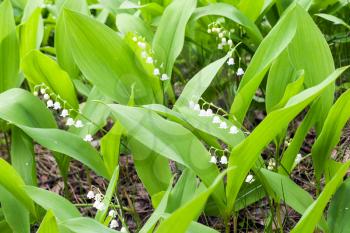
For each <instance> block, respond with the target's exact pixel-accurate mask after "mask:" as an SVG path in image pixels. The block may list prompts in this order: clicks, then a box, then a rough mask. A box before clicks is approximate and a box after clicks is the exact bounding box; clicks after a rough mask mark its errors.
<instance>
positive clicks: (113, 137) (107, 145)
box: [100, 121, 123, 174]
mask: <svg viewBox="0 0 350 233" xmlns="http://www.w3.org/2000/svg"><path fill="white" fill-rule="evenodd" d="M122 131H123V127H122V126H121V124H120V123H119V122H118V121H117V122H115V123H114V125H113V127H112V129H110V130H109V131H108V133H107V134H106V135H104V136H103V137H102V138H101V141H100V145H101V154H102V156H103V161H104V163H105V166H106V168H107V170H108V172H109V174H112V173H113V171H114V170H115V167H116V166H118V163H119V148H120V139H121V136H122Z"/></svg>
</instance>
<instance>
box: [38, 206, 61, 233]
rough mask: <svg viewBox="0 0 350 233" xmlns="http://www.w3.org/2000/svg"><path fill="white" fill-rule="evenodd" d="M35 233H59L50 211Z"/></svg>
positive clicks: (54, 218)
mask: <svg viewBox="0 0 350 233" xmlns="http://www.w3.org/2000/svg"><path fill="white" fill-rule="evenodd" d="M36 233H59V231H58V226H57V222H56V217H55V216H54V214H53V211H52V210H48V211H47V212H46V215H45V217H44V219H43V221H42V222H41V224H40V227H39V229H38V231H37V232H36Z"/></svg>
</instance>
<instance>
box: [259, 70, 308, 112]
mask: <svg viewBox="0 0 350 233" xmlns="http://www.w3.org/2000/svg"><path fill="white" fill-rule="evenodd" d="M296 78H297V79H296V80H295V81H292V82H290V83H289V84H288V85H287V86H286V89H285V92H284V94H283V96H281V98H279V99H280V100H279V102H278V103H276V105H274V106H273V107H272V109H271V110H275V109H279V108H282V107H283V106H284V105H285V104H286V103H287V102H288V100H289V99H290V98H291V97H293V96H294V95H296V94H298V93H299V92H300V91H302V90H303V84H304V72H297V73H296ZM278 83H279V84H280V88H281V83H280V82H278ZM281 89H282V88H281ZM266 103H267V99H266ZM266 111H267V112H270V111H269V110H268V108H267V109H266Z"/></svg>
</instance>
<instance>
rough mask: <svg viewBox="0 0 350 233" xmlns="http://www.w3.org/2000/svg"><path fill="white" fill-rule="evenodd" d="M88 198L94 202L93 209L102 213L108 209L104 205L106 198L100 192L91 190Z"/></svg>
mask: <svg viewBox="0 0 350 233" xmlns="http://www.w3.org/2000/svg"><path fill="white" fill-rule="evenodd" d="M86 197H87V198H88V199H90V200H94V204H93V207H94V208H96V209H97V210H100V211H102V210H105V209H106V205H105V204H104V203H103V198H104V196H103V195H102V194H101V193H100V192H97V193H95V192H94V191H92V190H90V191H89V192H88V193H87V195H86Z"/></svg>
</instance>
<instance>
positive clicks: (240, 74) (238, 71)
mask: <svg viewBox="0 0 350 233" xmlns="http://www.w3.org/2000/svg"><path fill="white" fill-rule="evenodd" d="M236 74H237V75H238V76H242V75H243V74H244V70H243V69H242V68H241V67H239V68H238V70H237V72H236Z"/></svg>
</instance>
